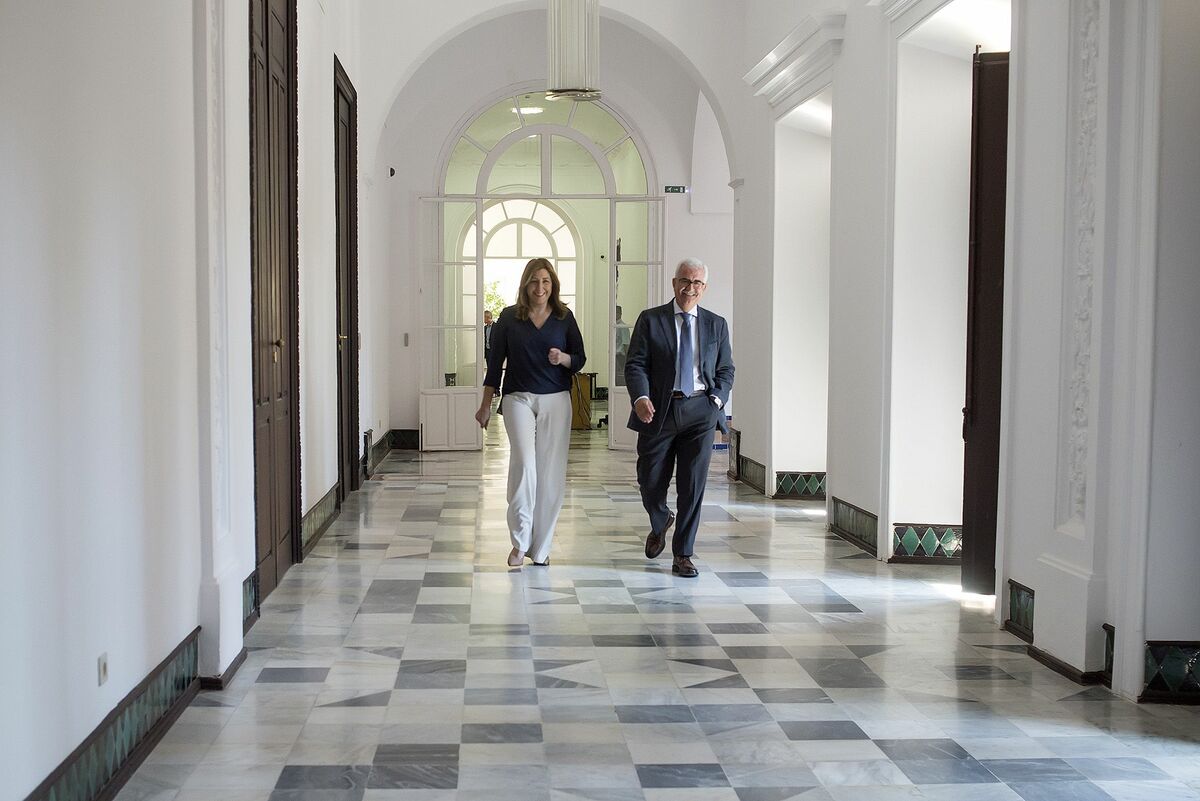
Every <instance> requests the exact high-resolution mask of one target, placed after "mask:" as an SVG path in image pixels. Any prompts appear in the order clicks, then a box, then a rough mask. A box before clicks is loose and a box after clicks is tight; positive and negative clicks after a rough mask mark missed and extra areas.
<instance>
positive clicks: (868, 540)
mask: <svg viewBox="0 0 1200 801" xmlns="http://www.w3.org/2000/svg"><path fill="white" fill-rule="evenodd" d="M829 530H830V531H832V532H833V533H834V534H837V535H838V536H839V537H841V538H842V539H844V540H846V541H847V542H849V543H851V544H853V545H857V546H858V547H859V548H862V549H863V550H864V551H866V552H867V553H869V554H871V555H872V556H878V555H879V546H878V545H877V544H876V543H878V541H879V540H878V537H879V516H878V515H875V514H872V513H871V512H868V511H867V510H865V509H859V508H858V507H857V506H855V505H854V504H852V503H846V502H845V501H843V500H842V499H841V498H837V497H835V498H833V519H832V520H830V522H829Z"/></svg>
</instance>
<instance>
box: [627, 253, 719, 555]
mask: <svg viewBox="0 0 1200 801" xmlns="http://www.w3.org/2000/svg"><path fill="white" fill-rule="evenodd" d="M671 287H672V289H673V290H674V292H675V299H674V300H672V301H671V302H670V303H668V304H666V305H663V306H659V307H657V308H654V309H647V310H646V311H644V312H642V313H641V314H640V315H638V319H637V322H636V323H635V324H634V326H633V335H632V337H631V338H630V342H629V351H628V354H627V355H626V358H625V384H626V386H627V388H628V389H629V397H630V398H632V399H633V411H632V412H631V413H630V415H629V427H630V428H631V429H633V430H634V431H636V432H638V443H637V453H638V460H637V477H638V486H639V488H640V489H641V493H642V505H643V506H644V507H646V513H647V514H648V515H649V516H650V535H649V536H648V537H646V558H648V559H653V558H655V557H656V556H658V555H659V554H660V553H662V551H663V547H664V546H665V544H666V536H667V531H668V530H670V529H671V527H672V526H674V527H675V534H674V536H673V537H672V539H671V553H672V555H673V556H674V560H673V562H672V564H671V570H672V572H674V573H676V574H678V575H679V576H682V577H684V578H695V577H696V576H697V575H698V574H699V571H698V570H696V566H695V565H694V564H692V549H693V545H694V544H695V541H696V529H697V527H698V526H699V525H700V506H701V504H702V503H703V501H704V486H705V483H706V481H707V479H708V464H709V462H710V461H711V460H712V446H713V436H712V432H713V429H714V428H719V429H721V431H727V430H728V428H727V426H726V424H725V414H724V412H723V411H722V409H723V408H724V406H725V403H726V402H727V401H728V400H729V391H730V389H732V388H733V354H732V352H731V350H730V347H729V325H728V324H727V323H726V322H725V319H724V318H723V317H721V316H719V315H716V314H713V313H712V312H710V311H708V310H707V309H701V308H699V303H700V299H701V298H702V297H703V296H704V290H705V289H706V288H707V287H708V267H706V266H705V265H704V263H703V262H701V261H698V260H696V259H684V260H683V261H681V262H680V263H679V266H678V267H677V268H676V269H675V277H674V278H673V279H672V282H671ZM672 473H675V474H676V476H675V490H676V495H677V501H676V506H677V509H678V513H679V516H678V522H677V521H676V516H675V514H673V513H672V512H671V510H670V509H668V508H667V488H668V487H669V486H670V484H671V474H672ZM676 522H677V524H676Z"/></svg>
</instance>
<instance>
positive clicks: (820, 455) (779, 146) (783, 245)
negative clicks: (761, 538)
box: [768, 123, 830, 490]
mask: <svg viewBox="0 0 1200 801" xmlns="http://www.w3.org/2000/svg"><path fill="white" fill-rule="evenodd" d="M829 159H830V142H829V138H828V137H825V136H820V135H818V134H815V133H809V132H807V131H802V130H797V129H795V128H792V127H789V126H788V125H787V124H784V123H780V124H778V125H776V127H775V286H774V289H773V291H772V292H771V296H772V302H773V304H774V333H773V338H774V348H773V353H772V368H771V415H772V417H773V424H772V427H771V428H772V443H771V447H772V454H773V461H774V465H775V466H774V469H775V471H777V472H783V471H791V472H821V471H824V470H825V455H826V444H827V437H828V431H827V428H828V408H829V407H828V403H829V313H830V310H829V192H830V186H829V168H830V160H829ZM768 480H769V482H770V483H771V484H772V486H771V487H770V488H769V489H772V490H773V488H774V477H773V476H768Z"/></svg>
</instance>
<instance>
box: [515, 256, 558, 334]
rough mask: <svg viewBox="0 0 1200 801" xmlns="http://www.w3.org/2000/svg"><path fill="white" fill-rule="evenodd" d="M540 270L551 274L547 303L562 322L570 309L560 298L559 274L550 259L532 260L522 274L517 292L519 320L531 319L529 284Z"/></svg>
mask: <svg viewBox="0 0 1200 801" xmlns="http://www.w3.org/2000/svg"><path fill="white" fill-rule="evenodd" d="M538 270H545V271H546V272H547V273H549V274H550V299H549V300H548V301H547V305H548V306H549V307H550V311H551V313H552V314H553V315H554V316H555V317H557V318H558V319H560V320H562V319H564V318H565V317H566V316H567V313H568V312H569V311H570V309H568V308H567V304H565V303H563V302H562V300H561V299H560V298H559V297H558V291H559V287H560V284H559V282H558V272H557V271H555V269H554V265H553V264H551V263H550V260H549V259H543V258H537V259H530V260H529V263H528V264H526V265H525V270H524V271H523V272H522V273H521V287H520V289H518V290H517V319H518V320H528V319H529V292H528V289H529V286H528V284H529V282H530V280H532V278H533V274H534V273H536V272H537V271H538Z"/></svg>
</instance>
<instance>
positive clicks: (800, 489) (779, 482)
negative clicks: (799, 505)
mask: <svg viewBox="0 0 1200 801" xmlns="http://www.w3.org/2000/svg"><path fill="white" fill-rule="evenodd" d="M774 497H776V498H800V499H802V500H809V501H823V500H825V472H824V471H813V472H809V473H788V472H776V473H775V496H774Z"/></svg>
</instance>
